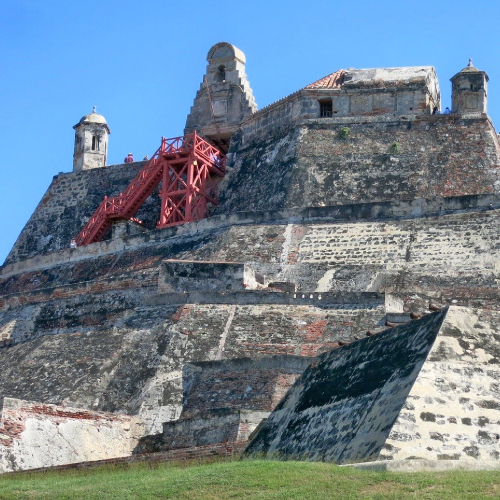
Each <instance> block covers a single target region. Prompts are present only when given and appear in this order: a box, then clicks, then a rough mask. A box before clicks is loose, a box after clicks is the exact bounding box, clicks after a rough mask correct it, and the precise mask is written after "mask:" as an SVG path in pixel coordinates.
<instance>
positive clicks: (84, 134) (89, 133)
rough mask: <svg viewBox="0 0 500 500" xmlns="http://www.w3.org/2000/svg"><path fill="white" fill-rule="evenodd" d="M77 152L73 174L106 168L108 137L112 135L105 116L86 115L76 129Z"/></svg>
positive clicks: (94, 112) (75, 153)
mask: <svg viewBox="0 0 500 500" xmlns="http://www.w3.org/2000/svg"><path fill="white" fill-rule="evenodd" d="M73 128H74V129H75V151H74V154H73V172H79V171H81V170H89V169H92V168H100V167H105V166H106V156H107V153H108V135H109V134H110V133H111V131H110V130H109V127H108V124H107V123H106V119H105V118H104V116H102V115H99V114H97V112H96V109H95V106H94V109H93V111H92V113H90V114H88V115H85V116H84V117H83V118H82V119H81V120H80V121H79V122H78V123H77V124H76V125H75V126H74V127H73Z"/></svg>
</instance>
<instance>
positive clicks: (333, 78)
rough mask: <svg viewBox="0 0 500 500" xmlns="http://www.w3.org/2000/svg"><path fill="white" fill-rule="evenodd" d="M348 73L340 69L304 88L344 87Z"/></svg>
mask: <svg viewBox="0 0 500 500" xmlns="http://www.w3.org/2000/svg"><path fill="white" fill-rule="evenodd" d="M345 73H346V71H345V70H344V69H339V70H338V71H335V72H334V73H331V74H329V75H327V76H324V77H323V78H320V79H319V80H316V81H315V82H313V83H311V84H309V85H307V87H304V88H306V89H336V88H340V87H341V86H342V83H343V81H344V75H345Z"/></svg>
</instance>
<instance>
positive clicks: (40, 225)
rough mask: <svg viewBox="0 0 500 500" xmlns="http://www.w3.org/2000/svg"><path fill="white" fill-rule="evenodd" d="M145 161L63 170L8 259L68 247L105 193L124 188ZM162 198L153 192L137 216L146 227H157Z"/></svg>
mask: <svg viewBox="0 0 500 500" xmlns="http://www.w3.org/2000/svg"><path fill="white" fill-rule="evenodd" d="M144 164H145V162H135V163H132V164H130V163H127V164H123V165H111V166H108V167H106V168H96V169H91V170H84V171H81V172H72V173H60V174H58V175H56V176H54V179H53V181H52V183H51V184H50V186H49V188H48V189H47V191H46V193H45V194H44V196H43V198H42V200H41V201H40V203H39V204H38V206H37V208H36V209H35V211H34V212H33V214H32V216H31V217H30V219H29V221H28V222H27V224H26V226H25V227H24V228H23V230H22V231H21V234H20V235H19V237H18V239H17V241H16V243H15V245H14V247H13V248H12V250H11V252H10V253H9V255H8V257H7V259H6V261H5V262H6V263H9V262H15V261H17V260H20V259H26V258H29V257H33V256H36V255H39V254H45V253H48V252H54V251H58V250H61V249H65V248H69V246H70V242H71V239H72V238H75V237H76V236H77V235H78V233H79V232H80V231H81V229H82V228H83V227H84V225H85V224H86V222H87V221H88V219H89V217H90V216H91V215H92V214H93V213H94V212H95V210H96V209H97V207H98V206H99V204H100V203H101V201H102V199H103V198H104V196H105V195H107V196H115V195H118V194H119V193H120V192H123V191H125V189H126V188H127V186H128V185H129V183H130V181H131V180H132V179H133V178H134V176H135V175H136V174H137V173H138V172H139V170H140V169H141V168H142V167H143V166H144ZM159 207H160V200H159V198H158V196H157V195H156V194H155V193H153V195H151V196H150V197H149V198H148V199H147V200H146V203H145V204H144V206H143V207H142V208H141V209H140V210H139V213H138V214H137V217H138V218H139V219H142V220H144V222H145V225H146V227H151V228H153V227H155V225H156V222H157V219H158V214H159V213H160V212H159V210H160V208H159Z"/></svg>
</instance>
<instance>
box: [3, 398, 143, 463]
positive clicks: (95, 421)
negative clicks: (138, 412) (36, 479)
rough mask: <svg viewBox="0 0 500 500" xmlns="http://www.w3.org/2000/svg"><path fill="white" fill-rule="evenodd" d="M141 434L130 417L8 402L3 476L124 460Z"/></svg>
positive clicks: (4, 431)
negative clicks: (65, 466)
mask: <svg viewBox="0 0 500 500" xmlns="http://www.w3.org/2000/svg"><path fill="white" fill-rule="evenodd" d="M142 433H143V430H142V428H141V426H140V424H139V423H138V422H137V420H136V419H134V418H132V417H129V416H126V415H113V414H110V413H103V412H95V411H89V410H87V409H81V408H69V407H65V406H55V405H50V404H45V403H34V402H30V401H23V400H19V399H12V398H4V400H3V407H2V411H1V417H0V473H1V472H10V471H15V470H20V469H22V470H25V469H36V468H40V467H51V466H57V465H62V464H69V463H76V462H84V461H87V460H104V459H109V458H115V457H125V456H128V455H130V454H131V453H132V450H133V449H134V447H135V446H136V444H137V442H138V440H139V438H140V437H141V435H142Z"/></svg>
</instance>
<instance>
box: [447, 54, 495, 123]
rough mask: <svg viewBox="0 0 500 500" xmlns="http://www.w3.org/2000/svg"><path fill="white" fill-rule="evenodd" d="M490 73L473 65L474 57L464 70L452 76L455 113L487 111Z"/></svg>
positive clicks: (452, 96) (452, 97)
mask: <svg viewBox="0 0 500 500" xmlns="http://www.w3.org/2000/svg"><path fill="white" fill-rule="evenodd" d="M488 80H489V78H488V75H487V74H486V72H485V71H481V70H479V69H477V68H475V67H474V66H473V65H472V59H469V64H468V65H467V67H465V68H464V69H463V70H462V71H460V72H459V73H457V74H456V75H455V76H454V77H452V78H451V100H452V111H453V113H460V114H470V113H486V112H487V104H488Z"/></svg>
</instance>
